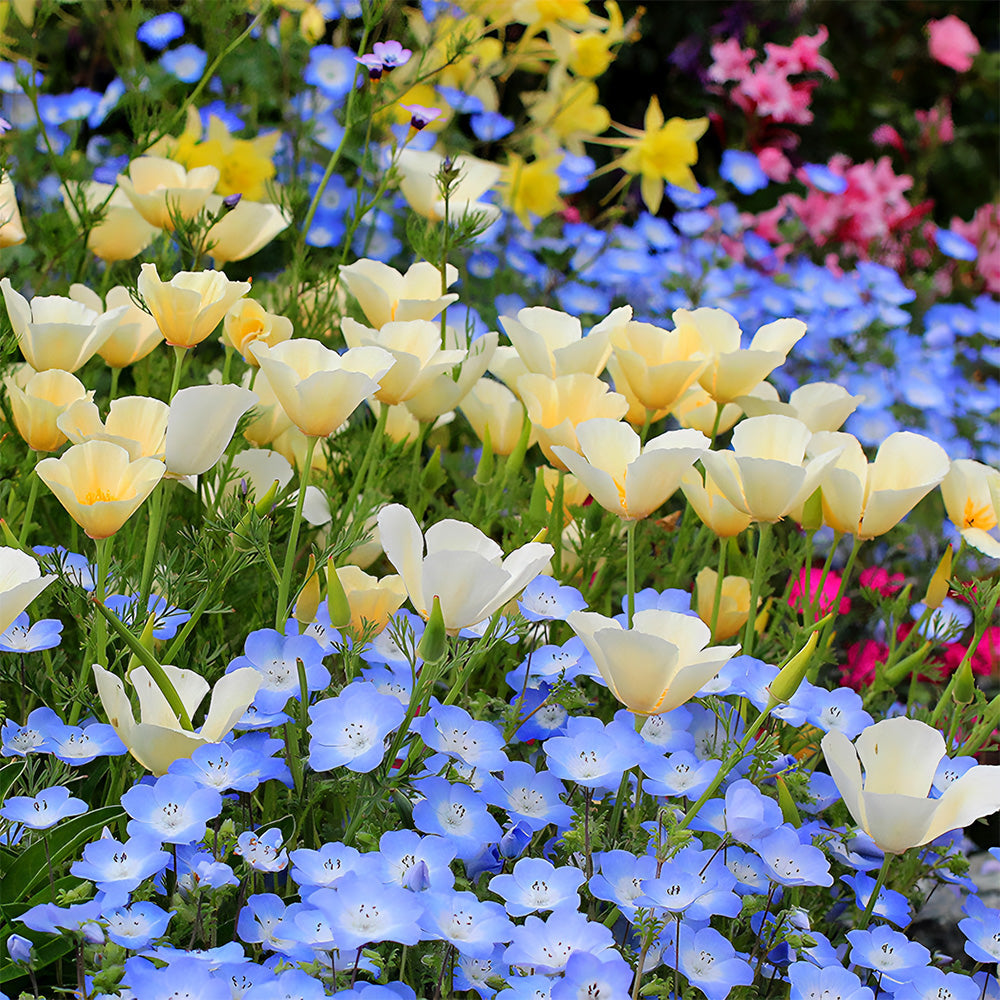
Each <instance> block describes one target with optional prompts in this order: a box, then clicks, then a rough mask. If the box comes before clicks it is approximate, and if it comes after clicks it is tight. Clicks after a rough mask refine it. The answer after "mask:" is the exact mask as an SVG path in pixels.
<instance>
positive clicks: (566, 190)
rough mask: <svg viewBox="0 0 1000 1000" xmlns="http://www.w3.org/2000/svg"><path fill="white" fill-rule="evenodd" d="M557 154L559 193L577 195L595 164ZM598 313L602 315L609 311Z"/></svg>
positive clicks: (574, 155)
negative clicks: (558, 156) (558, 159)
mask: <svg viewBox="0 0 1000 1000" xmlns="http://www.w3.org/2000/svg"><path fill="white" fill-rule="evenodd" d="M559 154H560V156H561V157H562V158H561V159H560V161H559V166H558V167H556V174H557V175H558V177H559V193H560V194H578V193H579V192H580V191H582V190H583V189H584V188H585V187H586V186H587V183H588V182H589V181H590V178H591V175H592V174H593V173H594V171H595V170H596V169H597V164H596V163H595V162H594V161H593V160H592V159H591V158H590V157H589V156H577V155H576V154H575V153H571V152H569V150H566V149H562V150H560V151H559ZM599 311H600V312H601V314H602V315H603V314H604V313H607V312H608V311H609V310H608V309H603V310H599Z"/></svg>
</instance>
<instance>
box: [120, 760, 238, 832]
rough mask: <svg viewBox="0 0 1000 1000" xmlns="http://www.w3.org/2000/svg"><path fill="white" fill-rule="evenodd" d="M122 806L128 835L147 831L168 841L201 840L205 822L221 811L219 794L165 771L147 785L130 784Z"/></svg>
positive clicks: (181, 776)
mask: <svg viewBox="0 0 1000 1000" xmlns="http://www.w3.org/2000/svg"><path fill="white" fill-rule="evenodd" d="M122 806H124V808H125V811H126V812H127V813H128V814H129V816H131V817H132V819H131V820H130V822H129V824H128V832H129V835H130V836H138V835H141V834H144V833H148V834H155V835H156V836H157V837H159V838H160V840H161V841H163V842H165V843H168V844H190V843H192V842H194V841H197V840H201V838H202V837H204V836H205V827H206V825H207V823H208V821H209V820H210V819H215V817H216V816H218V815H219V813H220V812H222V796H221V795H220V794H219V793H218V792H217V791H216V790H215V789H214V788H204V787H201V786H199V785H198V783H197V782H195V781H194V780H193V779H192V778H186V777H184V776H183V775H179V774H165V775H163V776H162V777H160V778H157V779H156V780H155V781H154V782H153V783H151V784H146V783H142V784H138V785H133V786H132V787H131V788H130V789H129V790H128V791H127V792H126V793H125V794H124V795H123V796H122Z"/></svg>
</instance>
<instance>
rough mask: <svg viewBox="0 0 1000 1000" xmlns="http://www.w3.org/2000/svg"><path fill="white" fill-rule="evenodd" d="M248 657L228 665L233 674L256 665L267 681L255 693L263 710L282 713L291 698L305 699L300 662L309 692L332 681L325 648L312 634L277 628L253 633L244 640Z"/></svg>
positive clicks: (258, 704) (238, 657)
mask: <svg viewBox="0 0 1000 1000" xmlns="http://www.w3.org/2000/svg"><path fill="white" fill-rule="evenodd" d="M243 651H244V653H245V655H244V656H237V657H236V659H234V660H232V661H231V662H230V664H229V666H227V667H226V673H227V674H229V673H232V672H233V671H234V670H239V669H240V668H241V667H253V669H254V670H256V671H257V672H258V673H260V674H261V676H262V678H263V681H262V683H261V686H260V687H259V688H258V689H257V694H256V695H255V696H254V704H255V705H256V706H257V708H259V709H260V710H261V711H262V712H265V713H270V712H280V711H281V710H282V709H283V708H284V707H285V705H286V704H287V702H288V700H289V698H294V699H299V698H301V693H302V688H301V684H300V682H299V668H298V663H299V661H301V662H302V664H303V667H304V669H305V675H306V690H307V691H308V692H310V693H311V692H314V691H322V690H323V689H324V688H326V687H328V686H329V684H330V671H329V670H327V668H326V667H325V666H323V655H324V653H323V648H322V646H320V644H319V643H318V642H317V641H316V640H315V639H314V638H313V637H312V636H310V635H287V636H286V635H282V634H281V633H280V632H278V631H276V630H275V629H273V628H262V629H257V630H256V631H254V632H251V633H250V634H249V635H248V636H247V637H246V640H245V642H244V643H243Z"/></svg>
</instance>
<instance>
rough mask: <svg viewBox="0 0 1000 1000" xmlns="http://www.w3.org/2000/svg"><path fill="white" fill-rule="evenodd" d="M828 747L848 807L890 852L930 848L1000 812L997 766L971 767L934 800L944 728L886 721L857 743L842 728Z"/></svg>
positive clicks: (902, 720)
mask: <svg viewBox="0 0 1000 1000" xmlns="http://www.w3.org/2000/svg"><path fill="white" fill-rule="evenodd" d="M821 745H822V747H823V756H824V757H825V758H826V764H827V767H829V769H830V774H831V775H832V776H833V780H834V781H835V782H836V784H837V790H838V791H839V792H840V794H841V795H842V796H843V798H844V804H845V805H846V806H847V808H848V810H849V811H850V813H851V815H852V816H853V817H854V820H855V822H856V823H857V824H858V825H859V826H861V827H862V828H863V829H864V831H865V833H867V834H868V836H869V837H871V838H872V840H874V841H875V843H876V844H877V845H878V846H879V847H880V848H881V849H882V850H883V851H885V852H886V853H887V854H902V853H903V852H904V851H906V850H908V849H909V848H911V847H919V846H920V845H921V844H927V843H930V841H932V840H934V839H935V838H936V837H940V836H941V834H943V833H947V832H948V831H949V830H960V829H962V828H963V827H965V826H968V824H969V823H971V822H973V821H974V820H977V819H979V818H980V817H981V816H989V815H990V814H991V813H993V812H995V811H996V810H997V809H1000V766H997V765H985V764H979V765H977V766H976V767H973V768H970V769H969V770H968V771H966V772H965V774H963V775H962V776H961V777H960V778H958V779H957V780H956V781H954V782H952V784H951V785H949V786H948V788H947V789H946V790H945V792H944V794H943V795H942V796H941V798H939V799H931V798H928V795H929V793H930V790H931V784H932V782H933V781H934V772H935V771H936V770H937V767H938V764H940V762H941V758H942V757H944V755H945V743H944V737H943V736H942V735H941V734H940V733H939V732H938V731H937V730H936V729H934V728H933V727H932V726H928V725H927V724H926V723H923V722H919V721H917V720H916V719H907V718H903V717H901V716H900V717H897V718H895V719H883V720H882V721H881V722H876V723H875V725H873V726H868V728H867V729H865V730H864V731H863V732H862V733H861V735H860V736H859V737H858V738H857V739H856V740H855V741H854V743H853V744H852V743H851V741H850V740H849V739H848V738H847V737H846V736H845V735H844V734H843V733H842V732H840V731H839V730H836V729H834V730H831V731H830V732H829V733H827V734H826V736H824V737H823V742H822V744H821ZM862 767H863V768H864V776H863V777H862V773H861V772H862Z"/></svg>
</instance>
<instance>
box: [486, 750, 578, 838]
mask: <svg viewBox="0 0 1000 1000" xmlns="http://www.w3.org/2000/svg"><path fill="white" fill-rule="evenodd" d="M565 793H566V788H565V786H564V785H563V783H562V782H561V781H560V780H559V779H558V778H557V777H556V776H555V775H554V774H550V773H549V772H548V771H538V772H536V771H535V769H534V767H532V766H531V764H528V763H525V762H523V761H511V762H510V763H509V764H507V765H506V766H505V767H504V769H503V772H502V773H501V775H500V776H499V777H497V778H494V777H492V776H491V777H490V778H488V779H487V780H486V781H485V783H484V785H483V796H484V797H485V799H486V801H487V802H488V803H489V804H490V805H493V806H499V807H500V808H501V809H506V810H507V815H508V816H509V817H510V818H511V820H513V821H515V822H517V823H524V824H527V826H528V827H530V828H531V829H532V830H533V831H535V832H537V831H538V830H544V829H545V827H546V826H548V825H549V823H555V825H556V826H559V827H567V826H569V825H570V824H571V823H572V822H573V810H572V809H571V808H570V807H569V806H568V805H566V804H565V803H564V802H563V801H562V799H561V798H560V796H561V795H564V794H565Z"/></svg>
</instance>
